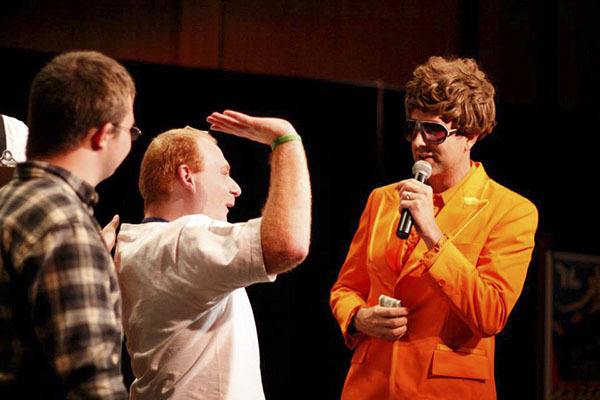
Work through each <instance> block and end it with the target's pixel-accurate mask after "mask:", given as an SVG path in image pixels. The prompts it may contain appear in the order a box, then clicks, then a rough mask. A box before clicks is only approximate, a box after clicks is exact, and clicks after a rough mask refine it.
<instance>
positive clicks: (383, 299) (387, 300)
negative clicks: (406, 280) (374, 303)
mask: <svg viewBox="0 0 600 400" xmlns="http://www.w3.org/2000/svg"><path fill="white" fill-rule="evenodd" d="M379 305H380V306H382V307H402V302H401V301H400V300H398V299H395V298H393V297H390V296H386V295H385V294H382V295H380V296H379Z"/></svg>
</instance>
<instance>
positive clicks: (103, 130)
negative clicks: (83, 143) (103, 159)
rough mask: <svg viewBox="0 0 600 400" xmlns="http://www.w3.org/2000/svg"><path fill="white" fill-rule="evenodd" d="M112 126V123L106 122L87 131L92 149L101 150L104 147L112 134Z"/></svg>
mask: <svg viewBox="0 0 600 400" xmlns="http://www.w3.org/2000/svg"><path fill="white" fill-rule="evenodd" d="M112 128H113V125H112V123H110V122H106V123H104V124H103V125H101V126H99V127H96V128H92V129H90V130H89V131H88V137H89V138H90V139H89V140H90V144H91V146H92V150H102V149H105V148H106V146H107V143H108V140H109V139H110V136H111V135H114V132H113V130H112Z"/></svg>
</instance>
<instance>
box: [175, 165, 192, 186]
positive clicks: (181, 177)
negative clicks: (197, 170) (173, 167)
mask: <svg viewBox="0 0 600 400" xmlns="http://www.w3.org/2000/svg"><path fill="white" fill-rule="evenodd" d="M177 180H178V181H179V183H180V184H181V186H183V187H184V188H185V189H187V190H189V191H191V192H195V191H196V181H195V179H194V175H193V173H192V170H191V168H190V167H189V165H187V164H181V165H180V166H179V167H177Z"/></svg>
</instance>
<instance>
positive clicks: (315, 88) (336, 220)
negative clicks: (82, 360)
mask: <svg viewBox="0 0 600 400" xmlns="http://www.w3.org/2000/svg"><path fill="white" fill-rule="evenodd" d="M0 57H1V58H0V59H1V60H2V62H1V65H0V71H1V73H0V88H1V92H0V93H1V95H0V112H2V113H4V114H8V115H14V116H16V117H18V118H21V119H26V103H27V93H28V89H29V85H30V83H31V80H32V78H33V76H34V74H35V73H36V72H37V71H38V70H39V68H41V66H42V65H43V64H44V63H45V62H47V61H48V60H49V59H50V57H51V55H49V54H40V53H28V52H23V51H17V50H9V49H0ZM419 61H422V60H419ZM125 65H126V66H127V67H128V69H129V70H130V72H131V73H132V75H133V76H134V79H135V81H136V84H137V89H138V96H137V99H136V105H135V110H136V121H137V122H136V124H137V126H139V127H140V128H141V129H142V130H143V131H144V136H143V137H142V138H141V139H140V140H139V141H138V142H136V143H135V144H134V145H133V148H132V151H131V154H130V155H129V156H128V157H127V159H126V160H125V162H124V163H123V165H122V166H121V167H120V168H119V169H118V170H117V172H116V173H115V175H114V176H113V177H111V178H110V179H108V180H107V181H105V182H103V183H102V184H100V185H99V187H98V191H99V193H100V199H101V200H100V204H99V206H98V207H97V209H96V215H97V218H98V220H99V221H100V223H102V224H104V223H106V222H108V221H109V219H110V217H111V216H112V215H113V214H115V213H118V214H120V215H121V218H122V221H124V222H138V221H139V220H140V219H141V217H142V203H141V198H140V195H139V193H138V190H137V178H138V172H139V165H140V161H141V158H142V155H143V152H144V150H145V148H146V147H147V145H148V143H149V141H150V140H151V138H152V137H154V136H156V135H157V134H158V133H160V132H161V131H163V130H166V129H169V128H173V127H181V126H185V125H191V126H194V127H197V128H200V129H206V128H207V127H208V126H207V124H206V122H205V118H206V116H207V115H208V114H210V113H211V112H212V111H214V110H223V109H226V108H231V109H235V110H239V111H242V112H246V113H249V114H253V115H261V116H279V117H282V118H286V119H288V120H290V121H291V122H292V123H293V124H294V126H295V127H296V128H297V130H298V131H299V132H300V134H301V135H302V137H303V140H304V143H305V146H306V151H307V154H308V159H309V164H310V165H309V167H310V170H311V174H312V185H313V194H314V196H313V198H314V208H313V210H314V223H313V240H312V246H311V252H310V255H309V257H308V259H307V260H306V261H305V262H304V264H303V265H301V266H300V267H298V268H297V269H296V270H294V271H293V272H291V273H288V274H284V275H281V276H280V277H279V278H278V279H277V281H276V283H274V284H261V285H255V286H253V287H251V288H249V289H248V292H249V294H250V298H251V301H252V304H253V307H254V313H255V317H256V322H257V327H258V333H259V338H260V347H261V364H262V372H263V382H264V387H265V392H266V395H267V398H268V399H271V400H277V399H285V400H288V399H306V398H309V399H312V398H314V399H335V398H339V394H340V391H341V387H342V384H343V380H344V377H345V374H346V371H347V368H348V362H349V357H350V352H349V351H348V350H347V349H346V348H345V347H344V346H343V344H342V339H341V335H340V333H339V330H338V328H337V325H336V323H335V321H334V319H333V317H332V316H331V313H330V311H329V307H328V295H329V289H330V287H331V286H332V284H333V282H334V280H335V278H336V276H337V272H338V270H339V268H340V266H341V264H342V262H343V260H344V257H345V254H346V251H347V248H348V245H349V243H350V240H351V238H352V235H353V234H354V231H355V229H356V227H357V222H358V219H359V217H360V214H361V212H362V208H363V206H364V203H365V201H366V199H367V196H368V195H369V192H370V191H371V190H372V189H373V188H375V187H376V186H378V185H382V184H384V183H389V182H392V181H395V180H400V179H402V178H405V177H406V176H408V175H409V172H410V167H411V165H412V159H411V157H410V151H409V146H408V143H406V142H405V141H404V139H403V136H402V129H401V127H402V123H403V122H402V121H403V115H404V109H403V104H402V99H403V94H402V93H401V92H399V91H397V90H393V89H384V90H383V93H382V94H381V96H380V99H383V102H382V103H380V108H379V115H380V116H381V117H382V119H381V120H380V121H381V123H382V125H380V128H381V129H380V130H379V134H378V133H377V132H378V129H377V126H378V125H377V116H378V107H377V99H378V92H377V88H376V86H375V85H373V86H369V85H354V84H350V83H339V82H329V81H319V80H308V79H297V78H282V77H268V76H261V75H249V74H234V73H227V72H222V71H210V70H201V69H186V68H181V67H171V66H164V65H153V64H142V63H125ZM491 78H492V80H493V78H494V77H493V76H492V77H491ZM500 93H501V90H500ZM544 107H545V106H544V104H515V103H505V102H503V100H502V98H501V97H500V98H499V99H498V108H499V125H498V127H497V129H496V130H495V131H494V133H493V134H492V135H491V136H490V137H488V138H486V139H485V140H484V141H482V142H481V143H479V144H478V145H477V146H476V148H475V151H474V159H476V160H480V161H483V162H484V164H485V166H486V169H487V171H488V173H489V174H490V175H491V176H492V177H493V178H495V179H496V180H497V181H499V182H500V183H502V184H505V185H507V186H508V187H510V188H512V189H513V190H515V191H517V192H519V193H521V194H523V195H525V196H526V197H528V198H530V199H531V200H532V201H533V202H534V203H536V205H537V206H538V208H539V210H540V215H541V220H540V230H539V232H538V233H544V235H543V236H544V237H548V236H550V237H551V238H552V240H553V243H554V247H555V248H558V249H562V250H570V251H582V252H592V253H593V252H594V250H595V248H594V246H596V243H595V241H596V239H595V238H597V237H598V235H597V234H596V233H595V226H596V225H597V222H598V218H597V212H594V213H590V212H588V210H595V209H596V208H597V206H596V205H595V204H593V198H591V196H590V194H589V193H588V192H587V191H583V188H585V187H587V186H588V185H589V184H590V182H589V181H588V178H587V174H586V173H585V172H582V173H574V172H573V173H569V174H568V175H569V180H566V179H565V178H564V177H565V176H566V175H567V174H566V171H568V170H569V167H567V165H568V164H569V163H571V162H574V161H576V160H577V164H576V165H577V168H579V170H580V171H586V170H590V169H591V170H593V168H594V160H593V158H592V157H591V156H589V154H590V153H591V150H590V147H586V144H585V143H583V142H579V141H578V139H581V138H582V137H583V135H585V134H588V133H589V132H579V131H578V129H579V128H580V127H582V126H583V125H582V123H583V122H579V121H578V120H577V119H572V120H569V122H562V121H565V120H564V117H565V116H566V113H565V112H562V111H561V110H560V109H558V106H556V107H555V108H551V109H547V108H544ZM563 128H564V129H563ZM216 137H217V139H218V140H219V144H220V146H221V147H222V149H223V152H224V154H225V156H226V157H227V158H228V159H229V161H230V164H231V166H232V176H233V177H234V178H235V179H236V180H237V182H238V183H239V184H240V186H241V187H242V190H243V193H242V196H241V197H240V198H239V199H238V201H236V208H235V209H234V210H232V211H231V213H230V220H231V221H234V222H235V221H242V220H246V219H248V218H251V217H255V216H258V215H259V213H260V209H261V207H262V205H263V203H264V201H265V198H266V193H267V188H268V172H269V170H268V155H269V151H268V150H269V149H268V148H267V147H266V146H263V145H257V144H254V143H251V142H249V141H246V140H243V139H239V138H235V137H229V136H226V135H223V134H216ZM591 143H592V144H593V143H594V140H592V142H591ZM588 146H590V142H588ZM566 198H569V199H571V200H573V199H574V198H577V204H576V206H575V207H567V206H566V204H565V199H566ZM289 206H290V207H293V206H294V205H293V204H290V205H289ZM577 213H581V214H582V215H586V216H585V217H581V218H585V219H586V222H585V223H582V222H581V218H576V217H573V218H564V216H566V215H576V214H577ZM540 284H541V283H540V279H539V277H538V268H537V264H536V263H535V262H533V263H532V266H531V269H530V272H529V275H528V278H527V282H526V286H525V290H524V293H523V296H522V298H521V300H520V301H519V303H518V304H517V306H516V308H515V311H514V312H513V315H512V316H511V318H510V321H509V325H508V327H507V329H506V330H505V331H504V332H503V333H502V334H501V335H500V336H499V337H498V345H497V361H496V377H497V381H498V394H499V398H501V399H502V398H507V399H508V398H536V396H539V393H541V386H540V384H541V383H540V380H539V379H540V373H541V371H542V360H541V358H540V355H539V344H540V343H541V339H542V336H541V335H542V333H541V329H540V326H539V318H540V315H541V313H542V310H541V309H539V308H538V300H539V297H540V294H541V292H540V291H541V289H540ZM124 370H125V371H126V377H127V380H128V382H127V383H129V382H130V380H131V375H130V370H129V368H128V359H127V358H124Z"/></svg>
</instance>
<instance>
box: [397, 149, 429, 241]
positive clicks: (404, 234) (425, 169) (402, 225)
mask: <svg viewBox="0 0 600 400" xmlns="http://www.w3.org/2000/svg"><path fill="white" fill-rule="evenodd" d="M412 173H413V175H414V178H415V179H416V180H418V181H419V182H425V181H426V180H427V178H429V177H430V176H431V164H429V163H428V162H427V161H423V160H419V161H417V162H416V163H415V164H414V165H413V167H412ZM412 225H413V220H412V215H410V211H408V210H407V209H404V210H402V216H401V217H400V222H399V223H398V229H396V236H398V237H399V238H400V239H406V238H408V235H409V234H410V230H411V228H412Z"/></svg>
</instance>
